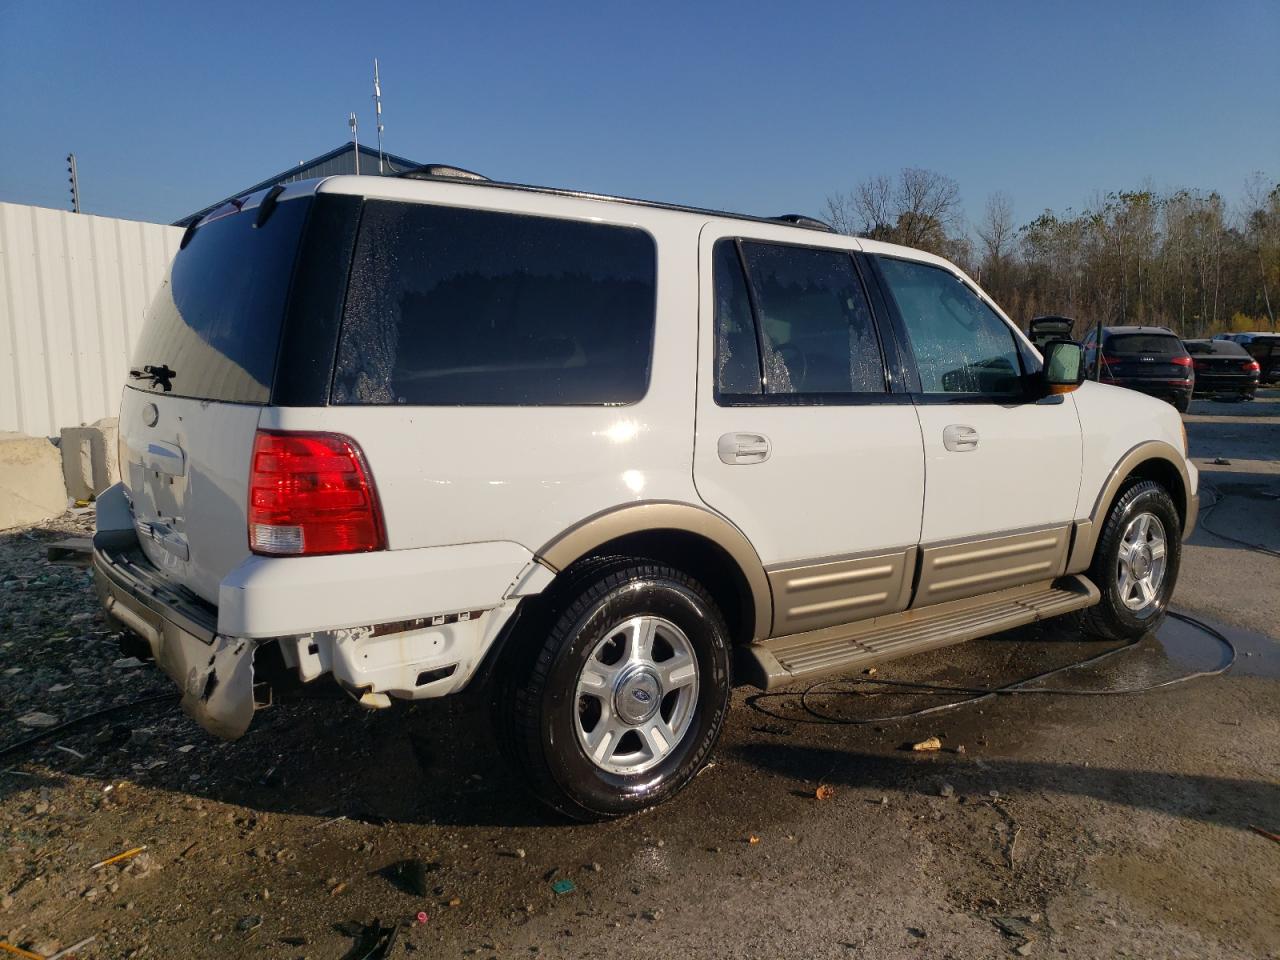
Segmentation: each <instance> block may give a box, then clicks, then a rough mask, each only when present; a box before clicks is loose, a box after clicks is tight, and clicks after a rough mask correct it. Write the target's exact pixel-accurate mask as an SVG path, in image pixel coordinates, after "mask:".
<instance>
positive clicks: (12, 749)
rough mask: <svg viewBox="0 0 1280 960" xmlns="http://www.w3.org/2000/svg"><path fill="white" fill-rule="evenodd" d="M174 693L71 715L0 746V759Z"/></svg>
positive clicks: (171, 697) (154, 694) (174, 694)
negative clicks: (53, 724)
mask: <svg viewBox="0 0 1280 960" xmlns="http://www.w3.org/2000/svg"><path fill="white" fill-rule="evenodd" d="M177 699H178V694H176V693H153V694H152V695H151V696H149V697H139V698H138V699H137V700H130V701H129V702H128V703H117V704H115V705H113V706H110V707H103V708H102V709H101V710H94V711H93V712H92V713H86V714H82V715H81V716H78V717H72V718H71V719H70V720H67V721H65V722H64V723H60V724H58V725H57V726H56V727H49V728H47V729H45V730H41V731H40V732H39V733H33V734H32V735H31V736H29V737H27V738H26V739H25V740H19V741H18V742H17V743H11V744H9V746H7V747H3V748H0V760H3V759H4V758H5V757H7V756H9V755H10V754H13V753H19V752H21V751H23V750H25V749H27V748H28V747H33V746H35V745H36V744H37V743H39V742H40V741H42V740H48V739H49V738H50V737H56V736H57V735H58V734H60V733H62V732H63V731H66V730H70V729H71V728H72V727H78V726H80V725H81V724H82V723H88V722H89V721H90V720H97V719H99V718H100V717H107V716H110V715H111V714H113V713H117V712H118V711H120V710H128V709H129V708H130V707H141V706H144V705H146V704H148V703H158V702H159V701H161V700H177Z"/></svg>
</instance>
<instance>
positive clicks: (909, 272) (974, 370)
mask: <svg viewBox="0 0 1280 960" xmlns="http://www.w3.org/2000/svg"><path fill="white" fill-rule="evenodd" d="M879 262H880V269H881V270H882V271H883V273H884V277H885V280H886V281H887V282H888V284H889V289H890V290H891V291H892V293H893V298H894V300H895V301H896V302H897V304H898V310H899V311H900V312H901V313H902V319H903V322H904V324H905V325H906V328H907V336H908V337H909V338H910V340H911V349H912V351H913V352H914V353H915V357H916V367H917V369H918V370H919V371H920V388H921V390H922V391H923V392H924V393H926V394H971V395H977V396H989V397H996V398H998V397H1011V396H1017V395H1020V394H1021V393H1022V392H1023V383H1022V364H1021V360H1020V354H1019V350H1018V345H1017V341H1016V340H1015V339H1014V336H1013V332H1012V330H1010V329H1009V326H1008V325H1007V324H1006V323H1005V322H1004V321H1003V320H1002V319H1000V317H999V315H998V314H997V313H996V312H995V311H994V310H992V309H991V308H990V307H989V306H987V304H986V303H984V302H983V300H982V298H980V297H979V296H978V295H977V294H976V293H974V292H973V291H972V290H970V289H969V288H968V287H967V286H965V284H964V283H963V282H961V280H960V278H959V277H957V276H955V275H954V274H952V273H951V272H950V271H948V270H944V269H942V268H941V267H935V266H932V265H930V264H927V263H919V262H917V261H914V260H897V259H893V258H889V257H882V258H880V261H879Z"/></svg>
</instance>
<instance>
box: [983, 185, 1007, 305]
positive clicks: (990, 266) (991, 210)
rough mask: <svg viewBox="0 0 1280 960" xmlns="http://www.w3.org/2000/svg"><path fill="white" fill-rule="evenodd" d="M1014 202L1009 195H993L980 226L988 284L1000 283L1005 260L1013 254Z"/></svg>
mask: <svg viewBox="0 0 1280 960" xmlns="http://www.w3.org/2000/svg"><path fill="white" fill-rule="evenodd" d="M1013 236H1014V226H1013V201H1012V200H1010V199H1009V196H1008V194H1004V193H993V194H992V195H991V196H989V197H987V206H986V209H985V210H983V213H982V222H981V223H979V224H978V239H979V240H981V241H982V272H983V274H984V275H985V276H986V277H987V279H986V280H985V281H984V282H986V283H998V282H999V277H1000V274H1002V273H1003V272H1004V264H1005V260H1007V259H1008V257H1009V256H1010V255H1011V254H1012V253H1013Z"/></svg>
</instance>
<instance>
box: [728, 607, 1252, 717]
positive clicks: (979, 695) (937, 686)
mask: <svg viewBox="0 0 1280 960" xmlns="http://www.w3.org/2000/svg"><path fill="white" fill-rule="evenodd" d="M1169 616H1171V617H1173V618H1174V619H1177V620H1181V621H1182V622H1183V623H1186V624H1188V625H1189V626H1192V627H1194V628H1196V629H1197V630H1200V631H1201V632H1203V633H1205V634H1207V635H1209V636H1210V637H1212V638H1213V639H1214V640H1217V641H1218V642H1219V643H1220V644H1222V645H1223V646H1224V647H1225V648H1226V649H1227V651H1228V654H1229V656H1228V658H1227V661H1226V663H1224V664H1223V665H1222V666H1220V667H1215V668H1214V669H1212V670H1198V671H1196V672H1195V673H1188V674H1184V675H1182V676H1179V677H1174V678H1173V679H1172V680H1163V681H1161V682H1160V683H1152V684H1148V685H1146V686H1142V687H1122V688H1119V689H1111V690H1078V689H1074V688H1070V687H1029V686H1028V685H1029V684H1032V683H1035V682H1037V681H1039V680H1046V679H1048V678H1049V677H1053V676H1057V675H1058V674H1060V673H1065V672H1066V671H1068V670H1078V669H1080V668H1081V667H1088V666H1092V665H1094V664H1096V663H1101V662H1102V661H1103V660H1107V659H1109V658H1110V657H1114V656H1115V655H1116V654H1118V653H1123V652H1124V651H1125V650H1131V649H1133V647H1135V646H1137V644H1138V643H1140V642H1141V641H1139V640H1134V641H1132V642H1130V643H1126V644H1124V645H1123V646H1120V647H1115V648H1113V649H1111V650H1107V651H1104V652H1103V653H1100V654H1098V655H1097V656H1093V657H1089V658H1087V659H1085V660H1078V661H1076V662H1075V663H1069V664H1067V665H1066V666H1062V667H1056V668H1054V669H1053V670H1047V671H1045V672H1044V673H1038V674H1036V675H1035V676H1032V677H1026V678H1025V679H1022V680H1017V681H1015V682H1013V683H1011V684H1007V685H1006V686H1003V687H966V686H952V685H950V684H941V683H924V682H917V681H912V680H883V679H880V678H878V677H849V678H845V679H840V680H823V681H821V682H819V683H815V684H813V685H812V686H810V687H807V688H805V689H804V690H803V691H802V692H801V693H800V706H801V707H802V708H803V709H804V712H805V713H807V714H809V716H810V717H812V718H813V719H811V720H797V719H796V718H795V717H788V716H783V715H781V714H777V713H773V712H771V711H770V710H768V709H766V708H765V707H763V706H759V703H760V701H761V700H767V699H773V698H776V697H793V696H795V694H793V693H761V694H756V695H755V696H753V697H751V698H749V700H748V703H750V704H751V705H752V706H753V707H754V708H755V709H757V710H759V711H760V712H761V713H764V714H766V715H768V716H771V717H773V718H775V719H778V720H788V721H792V722H800V723H833V724H845V725H850V726H862V725H864V724H869V723H895V722H897V721H900V720H912V719H915V718H917V717H926V716H930V715H932V714H937V713H945V712H947V711H949V710H958V709H959V708H961V707H969V706H973V705H974V704H975V703H982V702H983V701H986V700H991V699H993V698H995V697H1010V696H1030V695H1040V696H1043V695H1051V696H1060V697H1110V696H1126V695H1133V694H1139V693H1149V692H1151V691H1153V690H1161V689H1164V688H1166V687H1172V686H1176V685H1177V684H1180V683H1187V682H1188V681H1190V680H1197V679H1201V678H1203V677H1216V676H1220V675H1221V674H1224V673H1226V672H1227V671H1228V670H1230V669H1231V667H1232V666H1233V665H1234V664H1235V662H1236V648H1235V644H1233V643H1232V642H1231V641H1230V640H1229V639H1227V637H1226V636H1225V635H1224V634H1222V633H1221V632H1220V631H1218V630H1215V629H1214V628H1213V627H1211V626H1209V625H1208V624H1207V623H1204V622H1202V621H1200V620H1197V619H1196V618H1195V617H1192V616H1188V615H1187V614H1185V613H1175V612H1174V611H1172V610H1170V611H1169ZM832 683H854V684H856V685H857V686H858V687H866V686H870V687H875V686H880V687H894V688H900V689H908V690H915V691H918V692H920V693H923V694H931V695H935V696H943V695H955V694H959V693H967V694H971V696H969V697H966V698H965V699H963V700H957V701H955V702H953V703H944V704H940V705H938V706H936V707H923V708H921V709H919V710H912V711H910V712H907V713H897V714H891V715H889V716H887V717H867V718H851V717H836V716H832V715H831V714H829V713H824V712H823V711H822V710H819V709H817V708H816V707H815V706H814V705H813V704H812V703H811V702H810V698H811V697H833V696H846V697H847V696H861V697H865V696H867V694H866V693H863V692H862V691H861V690H859V689H854V690H823V689H821V688H822V687H825V686H827V685H829V684H832ZM870 695H871V696H879V695H880V694H876V693H872V694H870Z"/></svg>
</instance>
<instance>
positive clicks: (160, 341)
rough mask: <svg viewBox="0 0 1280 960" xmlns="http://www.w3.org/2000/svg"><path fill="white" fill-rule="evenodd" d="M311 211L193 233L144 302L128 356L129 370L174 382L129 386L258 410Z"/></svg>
mask: <svg viewBox="0 0 1280 960" xmlns="http://www.w3.org/2000/svg"><path fill="white" fill-rule="evenodd" d="M310 206H311V200H310V199H309V198H299V199H296V200H286V201H283V202H281V203H280V204H279V205H278V206H277V207H276V208H275V211H274V212H273V213H272V214H271V216H270V217H268V218H267V221H266V223H264V224H263V225H262V226H261V227H256V226H255V225H254V224H255V221H256V220H257V210H256V209H254V210H247V211H245V212H244V213H235V214H231V215H230V216H225V217H221V218H220V219H217V220H213V221H211V222H209V223H206V224H205V225H204V226H201V227H199V228H197V229H196V231H195V233H194V234H193V235H192V236H191V238H190V240H189V242H188V243H187V245H186V247H184V248H183V249H182V250H179V251H178V255H177V256H176V257H175V258H174V261H173V265H172V266H171V267H170V268H169V274H168V276H166V277H165V280H164V283H163V284H161V286H160V291H159V292H158V293H157V294H156V297H155V299H154V300H153V301H152V303H151V308H150V310H149V311H148V313H147V320H146V323H145V325H144V326H143V330H142V336H141V337H139V339H138V345H137V347H136V348H135V350H134V354H133V363H132V368H133V369H134V370H136V371H141V370H142V369H143V368H144V367H145V366H151V367H152V368H167V370H166V371H165V372H168V371H172V377H162V378H160V379H158V380H157V379H154V378H150V377H144V378H138V377H131V379H130V383H132V384H133V385H134V386H138V387H144V388H148V389H151V390H154V391H156V392H162V391H163V392H172V393H173V394H175V395H177V396H181V397H199V398H201V399H206V400H219V401H224V402H227V403H266V402H267V401H268V398H269V397H270V395H271V382H272V378H273V375H274V371H275V364H276V352H277V349H278V347H279V344H280V326H281V323H282V322H283V320H284V310H285V300H286V298H287V297H288V293H289V281H290V278H291V277H292V275H293V263H294V260H295V258H296V255H297V251H298V239H299V237H300V236H301V234H302V227H303V224H304V223H305V221H306V217H307V211H308V209H309V208H310ZM165 383H168V384H169V386H170V387H171V388H172V390H171V391H165V390H164V384H165Z"/></svg>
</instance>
